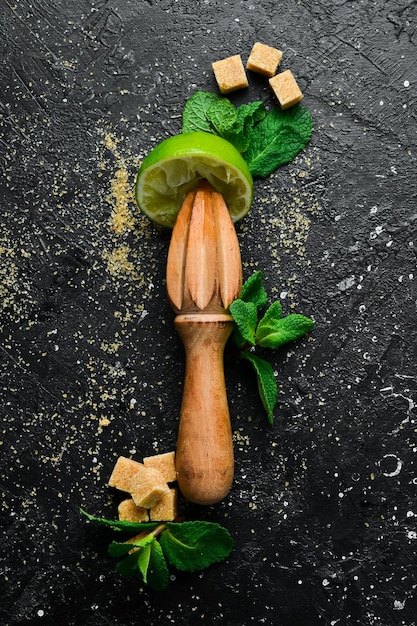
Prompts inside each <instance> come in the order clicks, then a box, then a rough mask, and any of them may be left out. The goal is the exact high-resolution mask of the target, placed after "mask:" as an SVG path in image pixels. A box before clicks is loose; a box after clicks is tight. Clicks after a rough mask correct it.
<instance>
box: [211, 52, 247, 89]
mask: <svg viewBox="0 0 417 626" xmlns="http://www.w3.org/2000/svg"><path fill="white" fill-rule="evenodd" d="M211 65H212V68H213V72H214V76H215V78H216V81H217V84H218V86H219V89H220V91H221V93H230V92H231V91H236V89H242V88H243V87H248V85H249V83H248V78H247V76H246V72H245V68H244V67H243V63H242V58H241V56H240V54H235V55H234V56H231V57H227V58H226V59H222V60H221V61H215V62H214V63H212V64H211Z"/></svg>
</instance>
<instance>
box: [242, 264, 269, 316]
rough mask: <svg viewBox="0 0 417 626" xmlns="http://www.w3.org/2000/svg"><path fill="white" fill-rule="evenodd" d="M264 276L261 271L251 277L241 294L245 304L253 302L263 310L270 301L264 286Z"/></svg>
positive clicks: (243, 286) (244, 284) (245, 283)
mask: <svg viewBox="0 0 417 626" xmlns="http://www.w3.org/2000/svg"><path fill="white" fill-rule="evenodd" d="M263 279H264V274H263V272H262V271H261V270H259V271H257V272H255V273H254V274H252V276H249V278H248V279H247V280H246V281H245V282H244V283H243V285H242V290H241V292H240V298H241V300H244V301H245V302H253V303H254V304H256V307H257V308H258V309H262V308H263V307H264V306H265V305H266V303H267V300H268V296H267V293H266V291H265V289H264V286H263Z"/></svg>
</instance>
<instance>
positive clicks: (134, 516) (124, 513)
mask: <svg viewBox="0 0 417 626" xmlns="http://www.w3.org/2000/svg"><path fill="white" fill-rule="evenodd" d="M118 514H119V520H120V521H122V522H149V513H148V509H144V508H143V507H139V506H136V504H135V503H134V502H133V500H132V498H128V499H127V500H123V501H122V502H120V504H119V506H118Z"/></svg>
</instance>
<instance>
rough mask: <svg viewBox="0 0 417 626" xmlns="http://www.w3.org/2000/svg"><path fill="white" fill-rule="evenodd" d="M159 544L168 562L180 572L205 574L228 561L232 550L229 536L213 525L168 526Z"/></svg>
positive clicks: (171, 523)
mask: <svg viewBox="0 0 417 626" xmlns="http://www.w3.org/2000/svg"><path fill="white" fill-rule="evenodd" d="M160 543H161V546H162V549H163V551H164V554H165V556H166V558H167V559H168V561H169V562H170V563H171V565H173V566H174V567H176V568H177V569H179V570H183V571H189V572H194V571H196V570H202V569H205V568H206V567H208V566H209V565H211V564H212V563H218V562H219V561H223V560H224V559H225V558H227V557H228V556H229V554H230V552H231V551H232V548H233V539H232V537H231V536H230V534H229V532H228V531H227V530H226V529H225V528H223V527H222V526H220V525H219V524H215V523H213V522H199V521H194V522H181V523H178V522H167V529H166V530H165V531H164V532H163V533H162V534H161V538H160Z"/></svg>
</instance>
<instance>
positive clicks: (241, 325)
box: [229, 298, 258, 348]
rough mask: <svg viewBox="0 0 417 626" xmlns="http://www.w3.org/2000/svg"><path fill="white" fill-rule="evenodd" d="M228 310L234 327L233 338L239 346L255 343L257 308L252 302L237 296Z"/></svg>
mask: <svg viewBox="0 0 417 626" xmlns="http://www.w3.org/2000/svg"><path fill="white" fill-rule="evenodd" d="M229 311H230V314H231V316H232V317H233V319H234V321H235V322H236V327H235V329H234V331H233V332H234V335H233V339H234V341H235V343H236V345H237V346H238V347H239V348H240V347H242V346H244V345H245V344H249V345H251V346H254V345H255V342H256V340H255V330H256V325H257V323H258V309H257V306H256V304H255V303H254V302H245V301H244V300H241V299H240V298H238V299H237V300H234V301H233V302H232V304H231V305H230V307H229Z"/></svg>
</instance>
